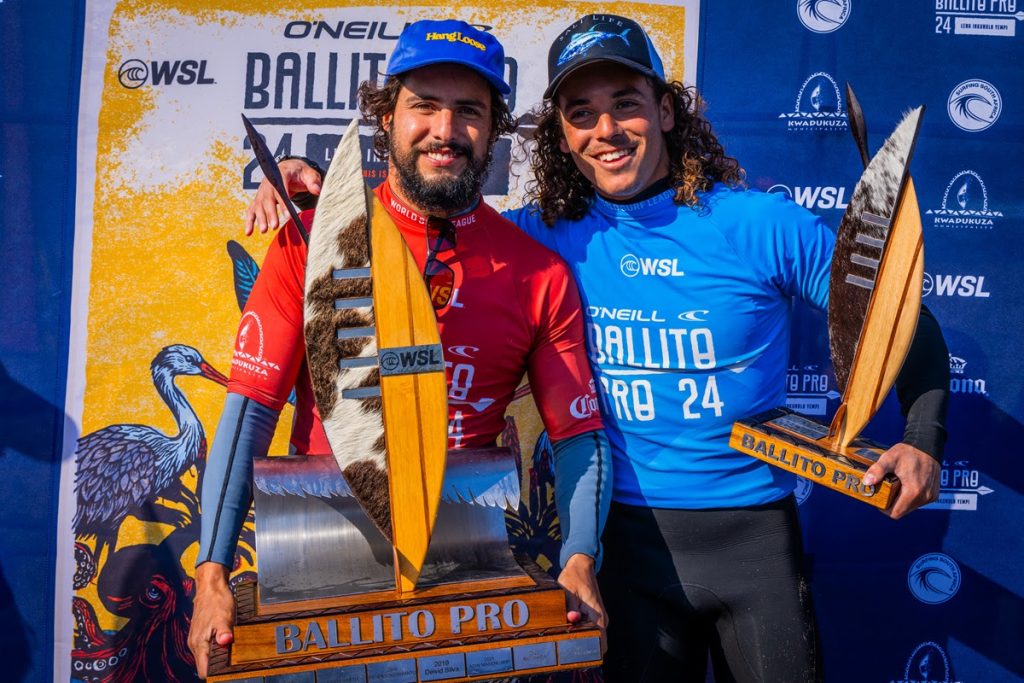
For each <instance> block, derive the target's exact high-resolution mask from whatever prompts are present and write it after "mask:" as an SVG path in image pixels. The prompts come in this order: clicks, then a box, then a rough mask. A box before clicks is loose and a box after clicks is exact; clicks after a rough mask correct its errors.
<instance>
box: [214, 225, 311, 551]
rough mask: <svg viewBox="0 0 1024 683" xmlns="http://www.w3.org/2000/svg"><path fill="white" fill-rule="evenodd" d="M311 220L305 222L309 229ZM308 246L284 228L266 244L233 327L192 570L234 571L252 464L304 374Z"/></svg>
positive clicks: (249, 497) (262, 452)
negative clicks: (207, 565)
mask: <svg viewBox="0 0 1024 683" xmlns="http://www.w3.org/2000/svg"><path fill="white" fill-rule="evenodd" d="M311 219H312V214H304V215H303V222H306V223H307V224H308V223H309V221H311ZM305 255H306V252H305V246H304V243H303V242H302V238H301V237H300V236H299V233H298V230H297V229H296V228H295V225H294V224H293V223H292V222H291V221H289V222H288V223H287V224H286V225H285V226H284V227H283V228H282V229H281V230H280V231H278V233H277V235H275V238H274V241H273V242H272V243H271V245H270V248H269V249H268V250H267V255H266V257H265V258H264V260H263V265H262V266H261V268H260V273H259V276H257V278H256V282H255V283H254V284H253V288H252V291H251V292H250V293H249V296H248V299H247V301H246V304H245V310H244V311H243V312H242V318H241V320H240V321H239V324H238V334H237V336H236V337H235V350H234V353H233V355H232V360H231V378H230V380H229V381H228V398H227V400H226V401H225V404H224V412H223V413H222V414H221V420H220V423H219V425H218V428H217V434H216V437H215V438H214V441H213V446H212V447H211V449H210V456H209V458H208V459H207V465H206V471H205V473H204V477H203V488H202V492H201V496H202V510H203V514H202V517H201V522H200V551H199V556H198V558H197V564H198V563H201V562H208V561H213V562H218V563H220V564H223V565H226V566H228V567H230V566H232V564H233V559H234V553H235V546H236V544H237V541H238V534H239V532H240V531H241V528H242V523H243V522H244V520H245V517H246V515H247V514H248V511H249V505H250V504H251V502H252V460H253V457H255V456H257V455H266V453H267V449H268V448H269V447H270V442H271V440H272V439H273V436H274V429H275V427H276V425H277V418H278V414H279V413H280V410H281V408H282V407H283V406H284V404H285V402H286V401H287V399H288V395H289V394H290V393H291V390H292V387H294V386H295V380H296V378H297V377H298V373H299V370H300V368H301V367H302V359H303V355H304V350H305V349H304V345H303V337H302V296H303V288H302V282H303V278H304V277H305Z"/></svg>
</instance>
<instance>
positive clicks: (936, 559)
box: [907, 553, 960, 605]
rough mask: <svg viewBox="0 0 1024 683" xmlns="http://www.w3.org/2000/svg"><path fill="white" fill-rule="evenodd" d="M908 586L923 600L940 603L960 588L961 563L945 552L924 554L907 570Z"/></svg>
mask: <svg viewBox="0 0 1024 683" xmlns="http://www.w3.org/2000/svg"><path fill="white" fill-rule="evenodd" d="M907 586H908V587H909V588H910V592H911V593H912V594H913V595H914V597H915V598H917V599H918V600H920V601H921V602H923V603H925V604H927V605H940V604H942V603H944V602H946V601H947V600H949V599H950V598H952V597H953V596H954V595H956V593H957V591H958V590H960V565H958V564H957V563H956V561H955V560H954V559H953V558H952V557H950V556H949V555H946V554H943V553H928V554H927V555H922V556H921V557H919V558H917V560H916V561H915V562H914V564H912V565H911V566H910V571H908V572H907Z"/></svg>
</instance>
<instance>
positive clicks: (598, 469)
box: [551, 429, 612, 569]
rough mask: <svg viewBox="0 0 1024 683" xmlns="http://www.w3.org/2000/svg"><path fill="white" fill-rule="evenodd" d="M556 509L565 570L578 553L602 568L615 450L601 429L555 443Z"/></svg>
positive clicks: (561, 556)
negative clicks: (602, 551)
mask: <svg viewBox="0 0 1024 683" xmlns="http://www.w3.org/2000/svg"><path fill="white" fill-rule="evenodd" d="M551 448H552V450H553V451H554V454H555V508H556V509H557V510H558V521H559V525H560V526H561V529H562V551H561V553H560V554H559V563H560V565H561V566H562V567H564V566H565V563H566V562H567V561H568V560H569V558H570V557H572V556H573V555H575V554H577V553H582V554H584V555H589V556H590V557H593V558H594V561H595V564H596V566H597V568H598V569H600V567H601V534H602V532H603V531H604V523H605V520H606V519H607V518H608V506H609V505H610V503H611V499H612V487H611V473H612V470H611V467H612V459H611V448H610V447H609V446H608V437H606V436H605V434H604V430H602V429H597V430H593V431H589V432H584V433H582V434H577V435H576V436H572V437H569V438H568V439H561V440H559V441H553V442H552V443H551Z"/></svg>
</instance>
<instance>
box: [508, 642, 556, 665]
mask: <svg viewBox="0 0 1024 683" xmlns="http://www.w3.org/2000/svg"><path fill="white" fill-rule="evenodd" d="M512 660H513V661H514V662H515V665H516V671H522V670H523V669H538V668H540V667H542V666H554V665H555V664H556V663H557V661H556V659H555V644H554V643H535V644H533V645H517V646H515V647H514V648H512Z"/></svg>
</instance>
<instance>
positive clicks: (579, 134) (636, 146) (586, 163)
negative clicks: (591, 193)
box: [555, 62, 675, 200]
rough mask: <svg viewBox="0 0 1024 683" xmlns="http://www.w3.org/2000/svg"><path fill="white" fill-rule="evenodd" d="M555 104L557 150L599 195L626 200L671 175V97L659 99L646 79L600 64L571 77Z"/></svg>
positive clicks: (559, 93)
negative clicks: (558, 124)
mask: <svg viewBox="0 0 1024 683" xmlns="http://www.w3.org/2000/svg"><path fill="white" fill-rule="evenodd" d="M555 101H556V104H557V106H558V110H559V116H560V119H561V124H562V132H563V133H564V138H563V139H562V141H561V143H560V145H559V146H560V147H561V150H562V151H563V152H565V153H566V154H570V155H572V158H573V161H574V162H575V163H576V166H577V167H578V168H579V169H580V171H581V172H582V173H583V175H584V176H585V177H586V179H587V180H589V181H590V182H591V183H592V184H593V185H594V188H595V189H596V190H597V191H598V192H599V193H600V194H602V195H604V196H605V197H609V198H611V199H620V200H626V199H629V198H631V197H633V196H635V195H637V194H638V193H640V192H642V191H643V190H645V189H646V188H647V187H649V186H650V185H651V184H652V183H654V182H655V181H656V180H659V179H661V178H663V177H665V176H667V175H668V171H669V159H668V147H667V145H666V141H665V133H667V132H668V131H670V130H672V127H673V126H674V125H675V116H674V114H673V110H672V96H671V95H670V94H668V93H666V94H664V95H663V96H662V97H661V98H657V97H656V96H655V93H654V88H653V87H652V86H651V83H650V82H649V81H648V80H647V78H646V77H645V76H644V75H643V74H641V73H639V72H637V71H634V70H632V69H629V68H628V67H625V66H622V65H621V64H616V63H614V62H598V63H596V64H592V65H590V66H587V67H584V68H582V69H580V70H579V71H577V72H576V73H573V74H572V75H571V76H569V77H568V78H567V79H566V80H565V82H564V83H563V84H562V85H560V86H559V88H558V92H557V93H556V94H555Z"/></svg>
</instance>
